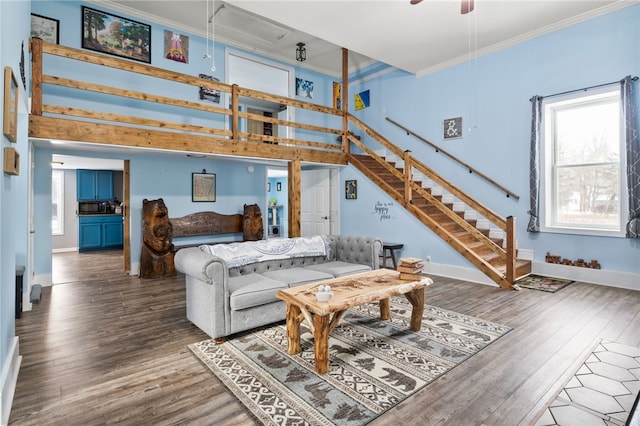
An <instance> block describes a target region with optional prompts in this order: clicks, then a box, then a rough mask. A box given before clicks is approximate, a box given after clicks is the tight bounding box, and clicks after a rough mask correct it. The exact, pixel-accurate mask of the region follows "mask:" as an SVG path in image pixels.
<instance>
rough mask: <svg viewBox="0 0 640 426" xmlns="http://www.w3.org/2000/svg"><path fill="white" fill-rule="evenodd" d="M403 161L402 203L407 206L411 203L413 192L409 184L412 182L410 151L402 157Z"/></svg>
mask: <svg viewBox="0 0 640 426" xmlns="http://www.w3.org/2000/svg"><path fill="white" fill-rule="evenodd" d="M403 160H404V201H405V202H406V203H407V205H409V204H411V202H412V201H413V195H412V194H413V191H412V190H411V183H412V182H413V171H412V169H413V167H411V165H412V164H413V161H412V159H411V151H409V150H406V151H405V152H404V156H403Z"/></svg>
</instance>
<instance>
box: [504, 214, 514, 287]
mask: <svg viewBox="0 0 640 426" xmlns="http://www.w3.org/2000/svg"><path fill="white" fill-rule="evenodd" d="M506 225H507V230H506V232H507V248H506V249H507V253H506V256H507V258H506V262H505V263H506V267H507V281H509V284H511V285H513V283H514V282H515V280H516V220H515V219H514V217H513V216H509V217H507V222H506Z"/></svg>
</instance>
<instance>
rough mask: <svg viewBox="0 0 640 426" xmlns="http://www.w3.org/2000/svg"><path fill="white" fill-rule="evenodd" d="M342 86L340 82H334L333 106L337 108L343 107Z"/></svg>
mask: <svg viewBox="0 0 640 426" xmlns="http://www.w3.org/2000/svg"><path fill="white" fill-rule="evenodd" d="M341 96H342V86H341V84H340V83H339V82H337V81H334V82H333V96H332V98H333V107H334V108H336V109H342V99H341Z"/></svg>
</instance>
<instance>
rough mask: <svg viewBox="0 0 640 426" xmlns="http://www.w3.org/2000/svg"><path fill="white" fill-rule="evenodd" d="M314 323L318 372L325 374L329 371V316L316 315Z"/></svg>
mask: <svg viewBox="0 0 640 426" xmlns="http://www.w3.org/2000/svg"><path fill="white" fill-rule="evenodd" d="M313 323H314V328H315V330H314V333H313V337H314V344H315V355H316V357H315V358H316V371H317V372H318V373H320V374H324V373H326V372H327V371H329V315H315V317H314V319H313Z"/></svg>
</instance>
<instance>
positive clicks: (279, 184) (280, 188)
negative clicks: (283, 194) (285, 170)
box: [276, 182, 282, 191]
mask: <svg viewBox="0 0 640 426" xmlns="http://www.w3.org/2000/svg"><path fill="white" fill-rule="evenodd" d="M276 191H282V182H278V183H276Z"/></svg>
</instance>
